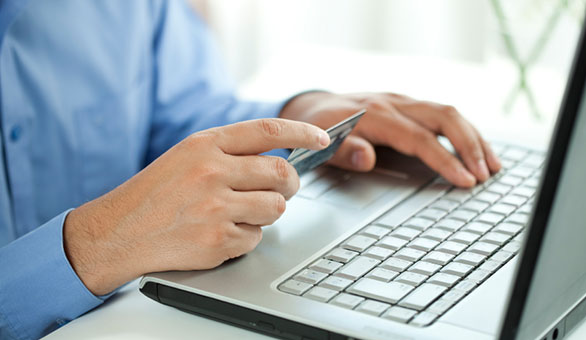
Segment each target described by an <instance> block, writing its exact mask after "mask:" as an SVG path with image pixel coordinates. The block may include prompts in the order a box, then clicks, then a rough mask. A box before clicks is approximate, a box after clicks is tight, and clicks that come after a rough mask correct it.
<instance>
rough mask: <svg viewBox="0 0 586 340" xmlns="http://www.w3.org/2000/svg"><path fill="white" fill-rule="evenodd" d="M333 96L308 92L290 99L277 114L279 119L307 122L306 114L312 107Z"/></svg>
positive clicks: (325, 93) (324, 92) (322, 92)
mask: <svg viewBox="0 0 586 340" xmlns="http://www.w3.org/2000/svg"><path fill="white" fill-rule="evenodd" d="M333 95H334V94H333V93H331V92H327V91H322V90H309V91H305V92H301V93H298V94H296V95H295V96H293V97H291V99H289V100H288V101H287V102H286V103H285V105H283V108H282V109H281V112H280V113H279V118H284V119H290V120H299V121H307V117H306V115H307V113H308V111H309V110H310V108H311V107H312V106H314V105H315V104H316V103H318V102H319V101H322V100H324V99H325V98H329V97H331V96H333Z"/></svg>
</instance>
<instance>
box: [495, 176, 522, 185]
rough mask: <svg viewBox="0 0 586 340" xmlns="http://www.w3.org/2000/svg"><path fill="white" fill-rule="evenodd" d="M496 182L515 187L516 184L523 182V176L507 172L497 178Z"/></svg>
mask: <svg viewBox="0 0 586 340" xmlns="http://www.w3.org/2000/svg"><path fill="white" fill-rule="evenodd" d="M498 183H501V184H504V185H508V186H511V187H516V186H517V185H519V184H521V183H523V178H522V177H517V176H512V175H509V174H507V175H505V176H503V177H501V178H500V179H499V181H498Z"/></svg>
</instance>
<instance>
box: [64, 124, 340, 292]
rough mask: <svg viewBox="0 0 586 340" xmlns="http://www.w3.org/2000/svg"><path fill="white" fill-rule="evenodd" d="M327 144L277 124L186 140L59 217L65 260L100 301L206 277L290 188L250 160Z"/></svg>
mask: <svg viewBox="0 0 586 340" xmlns="http://www.w3.org/2000/svg"><path fill="white" fill-rule="evenodd" d="M329 142H330V140H329V137H328V135H327V133H326V132H325V131H323V130H321V129H320V128H318V127H316V126H313V125H310V124H307V123H302V122H296V121H291V120H285V119H261V120H253V121H247V122H242V123H238V124H234V125H228V126H225V127H220V128H214V129H210V130H206V131H202V132H199V133H195V134H193V135H191V136H190V137H188V138H186V139H184V140H183V141H182V142H180V143H178V144H177V145H176V146H174V147H173V148H171V149H170V150H169V151H167V152H166V153H165V154H163V155H162V156H161V157H159V158H158V159H157V160H156V161H154V162H153V163H152V164H150V165H149V166H148V167H146V168H145V169H144V170H143V171H141V172H140V173H138V174H137V175H136V176H134V177H132V178H131V179H130V180H128V181H127V182H125V183H124V184H122V185H121V186H119V187H118V188H116V189H114V190H113V191H111V192H110V193H108V194H106V195H104V196H102V197H100V198H98V199H96V200H94V201H91V202H89V203H87V204H84V205H83V206H81V207H79V208H78V209H75V210H73V211H72V212H71V213H70V214H69V215H68V217H67V219H66V221H65V226H64V240H65V250H66V253H67V256H68V258H69V261H70V262H71V264H72V266H73V268H74V269H75V271H76V272H77V274H78V276H79V277H80V278H81V280H82V281H83V282H84V284H85V285H86V287H88V289H89V290H90V291H92V293H94V294H96V295H103V294H106V293H108V292H111V291H112V290H114V289H115V288H116V287H118V286H120V285H122V284H123V283H125V282H127V281H130V280H132V279H135V278H137V277H139V276H141V275H143V274H145V273H149V272H155V271H166V270H195V269H208V268H213V267H216V266H218V265H220V264H221V263H222V262H224V261H226V260H228V259H231V258H235V257H238V256H241V255H242V254H244V253H247V252H249V251H251V250H252V249H254V248H255V247H256V245H257V244H258V243H259V242H260V240H261V237H262V230H261V226H264V225H270V224H272V223H273V222H274V221H276V220H277V219H278V218H279V217H280V216H281V214H283V212H284V211H285V203H286V202H285V201H286V200H287V199H289V198H290V197H291V196H292V195H294V194H295V193H296V192H297V190H298V189H299V177H298V176H297V172H296V171H295V169H294V168H293V167H292V166H291V165H290V164H289V163H288V162H287V161H286V160H284V159H283V158H279V157H272V156H259V155H258V154H260V153H263V152H266V151H269V150H272V149H277V148H298V147H301V148H308V149H314V150H315V149H323V148H325V147H326V146H327V145H328V144H329Z"/></svg>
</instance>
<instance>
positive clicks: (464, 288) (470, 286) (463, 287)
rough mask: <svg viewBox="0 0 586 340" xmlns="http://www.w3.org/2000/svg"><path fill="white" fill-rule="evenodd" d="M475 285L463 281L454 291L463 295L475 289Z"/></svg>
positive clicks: (466, 280) (465, 280) (472, 282)
mask: <svg viewBox="0 0 586 340" xmlns="http://www.w3.org/2000/svg"><path fill="white" fill-rule="evenodd" d="M476 286H477V284H476V282H474V281H471V280H468V279H464V280H462V281H460V282H459V283H458V284H457V285H456V286H455V287H454V290H457V291H460V292H462V293H464V294H466V293H468V292H470V291H471V290H472V289H474V288H476Z"/></svg>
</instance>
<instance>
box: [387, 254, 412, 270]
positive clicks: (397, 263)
mask: <svg viewBox="0 0 586 340" xmlns="http://www.w3.org/2000/svg"><path fill="white" fill-rule="evenodd" d="M411 264H412V262H409V261H405V260H402V259H399V258H396V257H391V258H389V259H387V260H386V261H385V262H383V263H382V265H381V267H382V268H385V269H390V270H394V271H396V272H402V271H404V270H405V269H407V268H409V266H411Z"/></svg>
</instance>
